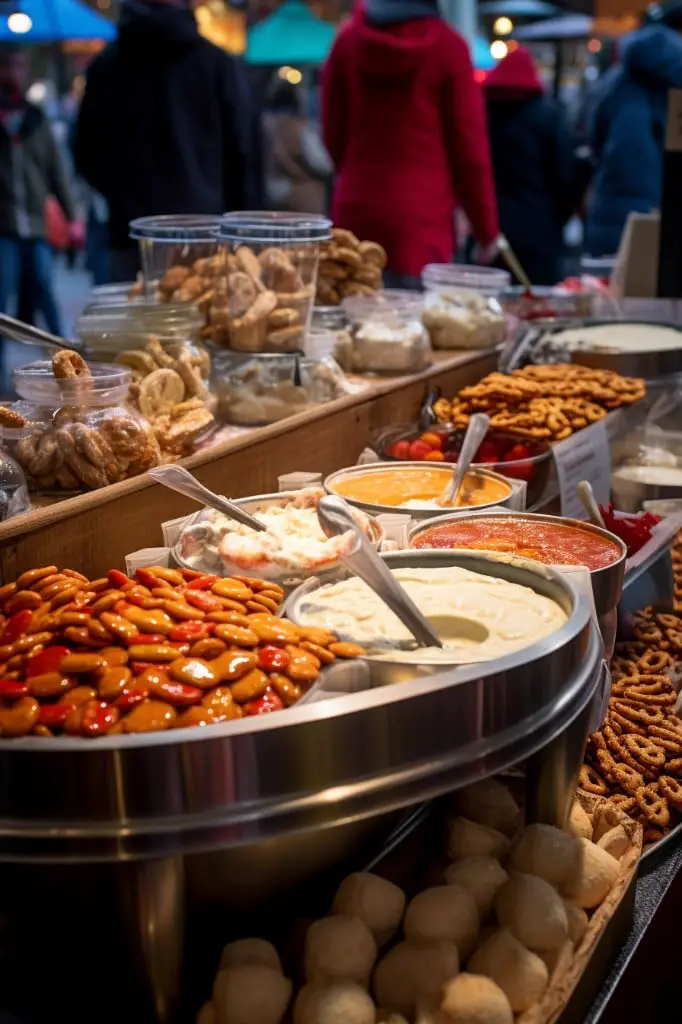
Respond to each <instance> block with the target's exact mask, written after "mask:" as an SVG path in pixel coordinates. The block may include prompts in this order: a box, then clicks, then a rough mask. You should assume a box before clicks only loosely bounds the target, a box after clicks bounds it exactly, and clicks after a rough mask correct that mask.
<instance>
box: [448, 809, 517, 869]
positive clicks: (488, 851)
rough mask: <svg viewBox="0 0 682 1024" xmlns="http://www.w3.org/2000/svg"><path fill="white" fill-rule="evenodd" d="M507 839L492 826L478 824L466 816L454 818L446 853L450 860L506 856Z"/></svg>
mask: <svg viewBox="0 0 682 1024" xmlns="http://www.w3.org/2000/svg"><path fill="white" fill-rule="evenodd" d="M508 849H509V840H508V839H507V837H506V836H503V835H502V833H501V832H498V831H497V830H496V829H494V828H488V826H487V825H479V824H477V822H475V821H469V819H468V818H455V820H454V821H453V823H452V825H451V827H450V835H449V837H448V853H449V855H450V857H451V858H452V860H463V859H464V857H497V858H498V859H501V858H502V857H504V856H506V854H507V851H508Z"/></svg>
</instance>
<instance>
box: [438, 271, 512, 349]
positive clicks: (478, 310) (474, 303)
mask: <svg viewBox="0 0 682 1024" xmlns="http://www.w3.org/2000/svg"><path fill="white" fill-rule="evenodd" d="M422 283H423V285H424V290H425V292H426V295H425V296H424V312H423V316H422V319H423V322H424V326H425V327H426V329H427V330H428V332H429V337H430V338H431V344H432V345H433V347H434V348H437V349H451V348H488V347H489V346H492V345H498V344H500V343H501V342H503V341H504V339H505V336H506V333H507V325H506V320H505V314H504V310H503V309H502V306H501V305H500V303H499V296H500V294H501V293H502V292H503V291H504V289H505V288H507V287H508V286H509V274H508V273H507V271H506V270H495V269H492V268H491V267H467V266H460V265H458V264H455V263H431V264H429V266H427V267H424V270H423V271H422Z"/></svg>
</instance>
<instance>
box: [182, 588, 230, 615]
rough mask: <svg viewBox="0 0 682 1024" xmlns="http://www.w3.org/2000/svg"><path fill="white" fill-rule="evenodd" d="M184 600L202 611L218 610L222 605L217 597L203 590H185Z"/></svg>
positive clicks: (220, 609)
mask: <svg viewBox="0 0 682 1024" xmlns="http://www.w3.org/2000/svg"><path fill="white" fill-rule="evenodd" d="M185 600H186V601H187V603H188V604H191V605H193V606H194V607H195V608H200V609H201V611H202V612H219V611H222V609H223V607H224V605H223V602H222V601H221V600H220V598H219V597H216V596H215V594H209V593H207V592H206V591H204V590H185Z"/></svg>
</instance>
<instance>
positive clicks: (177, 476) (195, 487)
mask: <svg viewBox="0 0 682 1024" xmlns="http://www.w3.org/2000/svg"><path fill="white" fill-rule="evenodd" d="M149 475H150V476H151V477H153V478H154V480H156V481H157V482H158V483H160V484H163V486H164V487H167V488H168V489H169V490H170V491H177V492H178V494H184V495H185V497H187V498H193V499H194V501H196V502H198V503H199V504H200V505H208V507H209V508H214V509H215V510H216V511H217V512H222V513H223V514H224V515H226V516H229V517H230V519H236V520H237V522H238V523H241V524H242V525H243V526H250V527H251V529H252V530H258V531H259V532H261V533H262V532H264V531H265V530H267V526H266V525H265V523H261V521H260V519H256V518H255V517H254V516H252V515H249V513H248V512H245V511H244V509H243V508H240V507H239V505H235V504H234V502H233V501H230V500H229V498H224V497H223V496H222V494H214V493H213V491H209V489H208V487H204V485H203V484H200V483H199V481H198V480H197V478H196V477H195V476H192V474H191V473H190V472H189V470H187V469H183V467H182V466H155V467H154V469H150V470H149Z"/></svg>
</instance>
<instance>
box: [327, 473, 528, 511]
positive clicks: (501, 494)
mask: <svg viewBox="0 0 682 1024" xmlns="http://www.w3.org/2000/svg"><path fill="white" fill-rule="evenodd" d="M450 477H451V470H450V469H440V468H436V467H435V466H424V467H421V466H395V467H393V466H391V467H390V468H386V467H381V468H378V469H377V470H376V471H374V472H368V473H359V474H358V475H357V476H349V477H348V478H347V479H345V480H338V481H335V482H334V483H333V484H332V488H331V489H332V490H333V491H334V492H335V493H336V494H340V495H341V496H342V497H344V498H350V499H351V501H362V502H366V503H367V504H371V505H387V506H391V507H394V508H401V507H406V508H410V507H412V508H437V507H438V505H437V504H436V498H438V497H440V495H441V494H442V493H443V491H444V490H445V488H446V486H447V484H448V481H449V480H450ZM510 491H511V486H510V485H508V484H505V483H503V482H502V481H501V480H495V479H493V478H491V477H489V476H485V475H484V474H482V473H477V472H475V471H471V472H469V473H467V475H466V476H465V478H464V483H463V485H462V488H461V490H460V492H459V496H458V499H457V501H456V502H455V504H454V505H453V506H449V507H460V506H462V507H466V508H470V507H473V506H475V505H489V504H492V503H494V502H496V501H503V500H504V499H505V498H507V497H508V496H509V494H510Z"/></svg>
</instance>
